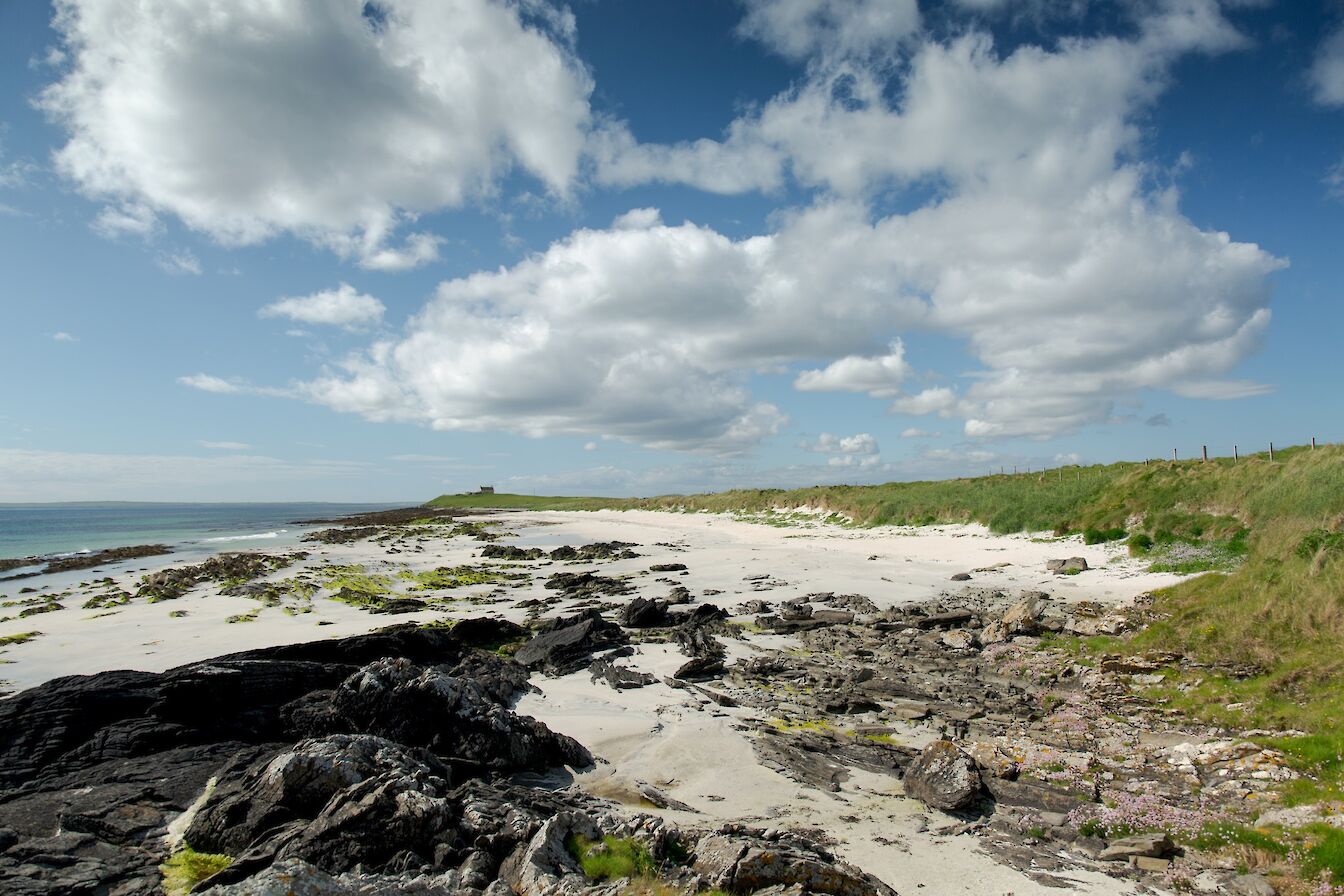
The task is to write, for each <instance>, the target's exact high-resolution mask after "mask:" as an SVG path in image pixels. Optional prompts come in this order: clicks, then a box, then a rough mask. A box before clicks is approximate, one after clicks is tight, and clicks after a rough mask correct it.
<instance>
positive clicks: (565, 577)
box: [545, 572, 631, 599]
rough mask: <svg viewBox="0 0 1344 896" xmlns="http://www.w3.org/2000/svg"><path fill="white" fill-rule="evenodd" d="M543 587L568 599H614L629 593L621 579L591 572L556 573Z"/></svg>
mask: <svg viewBox="0 0 1344 896" xmlns="http://www.w3.org/2000/svg"><path fill="white" fill-rule="evenodd" d="M545 587H546V588H547V590H550V591H559V592H561V593H563V594H564V596H565V597H567V598H570V599H578V598H591V597H615V596H618V595H622V594H629V593H630V590H631V589H630V586H629V585H628V584H626V583H625V582H624V581H622V580H621V579H613V578H611V577H610V576H599V575H597V574H596V573H593V572H558V573H556V574H555V575H553V576H551V577H550V578H548V579H547V580H546V585H545Z"/></svg>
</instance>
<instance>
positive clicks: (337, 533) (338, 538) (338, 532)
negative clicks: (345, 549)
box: [302, 526, 381, 544]
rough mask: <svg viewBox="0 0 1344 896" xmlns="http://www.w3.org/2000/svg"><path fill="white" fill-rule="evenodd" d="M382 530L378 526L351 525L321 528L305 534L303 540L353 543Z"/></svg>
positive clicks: (323, 542)
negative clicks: (337, 527)
mask: <svg viewBox="0 0 1344 896" xmlns="http://www.w3.org/2000/svg"><path fill="white" fill-rule="evenodd" d="M379 531H381V530H380V529H379V528H378V527H377V526H350V527H346V528H339V529H319V530H317V531H316V532H309V533H308V534H307V535H305V536H303V539H302V540H303V541H316V542H320V543H322V544H352V543H354V542H356V541H363V540H364V539H365V538H372V537H373V536H375V535H377V534H378V533H379Z"/></svg>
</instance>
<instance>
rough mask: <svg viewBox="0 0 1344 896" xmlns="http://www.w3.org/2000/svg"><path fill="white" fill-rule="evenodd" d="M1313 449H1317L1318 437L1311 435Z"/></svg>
mask: <svg viewBox="0 0 1344 896" xmlns="http://www.w3.org/2000/svg"><path fill="white" fill-rule="evenodd" d="M1311 450H1312V451H1315V450H1316V437H1315V436H1312V437H1311Z"/></svg>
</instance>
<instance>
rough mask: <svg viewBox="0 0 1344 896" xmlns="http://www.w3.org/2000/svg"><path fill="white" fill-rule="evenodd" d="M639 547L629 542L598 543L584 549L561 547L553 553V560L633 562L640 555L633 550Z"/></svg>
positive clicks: (583, 547)
mask: <svg viewBox="0 0 1344 896" xmlns="http://www.w3.org/2000/svg"><path fill="white" fill-rule="evenodd" d="M637 547H639V545H637V544H633V543H631V542H628V541H598V542H594V543H592V544H585V545H583V546H582V547H577V548H576V547H571V546H569V545H561V546H560V547H558V548H556V549H555V550H553V551H551V553H550V558H551V559H552V560H583V561H587V560H633V559H634V558H636V557H638V556H639V555H638V554H636V553H635V552H634V551H632V550H630V549H631V548H637Z"/></svg>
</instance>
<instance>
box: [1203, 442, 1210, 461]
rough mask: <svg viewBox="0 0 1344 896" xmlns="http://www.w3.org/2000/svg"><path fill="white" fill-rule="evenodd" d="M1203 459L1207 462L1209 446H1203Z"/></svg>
mask: <svg viewBox="0 0 1344 896" xmlns="http://www.w3.org/2000/svg"><path fill="white" fill-rule="evenodd" d="M1204 459H1205V460H1208V459H1209V446H1208V445H1205V446H1204Z"/></svg>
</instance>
